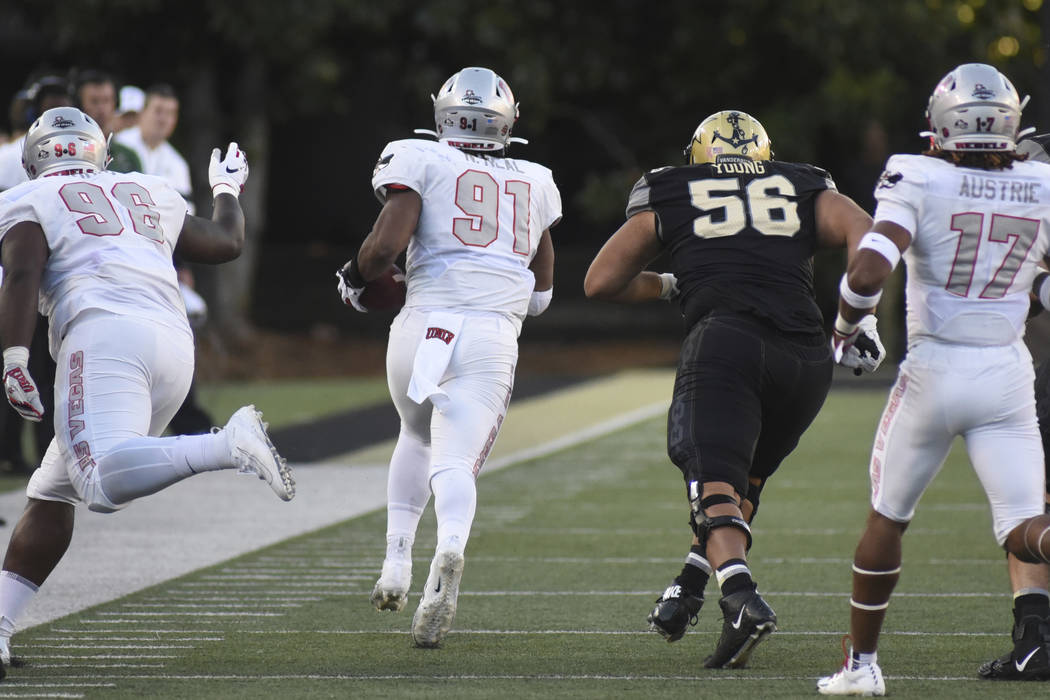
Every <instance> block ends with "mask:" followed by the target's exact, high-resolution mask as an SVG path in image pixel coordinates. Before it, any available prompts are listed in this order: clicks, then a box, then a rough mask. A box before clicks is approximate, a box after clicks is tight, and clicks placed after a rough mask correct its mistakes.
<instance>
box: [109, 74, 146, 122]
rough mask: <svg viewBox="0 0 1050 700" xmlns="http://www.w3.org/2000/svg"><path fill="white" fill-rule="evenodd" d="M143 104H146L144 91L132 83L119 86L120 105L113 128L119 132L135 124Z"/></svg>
mask: <svg viewBox="0 0 1050 700" xmlns="http://www.w3.org/2000/svg"><path fill="white" fill-rule="evenodd" d="M144 104H146V93H144V92H143V91H142V88H140V87H136V86H134V85H125V86H124V87H122V88H120V105H119V106H118V107H117V116H116V118H115V120H114V124H113V130H114V131H117V132H120V131H125V130H127V129H130V128H131V127H133V126H137V125H138V123H139V112H141V111H142V106H143V105H144Z"/></svg>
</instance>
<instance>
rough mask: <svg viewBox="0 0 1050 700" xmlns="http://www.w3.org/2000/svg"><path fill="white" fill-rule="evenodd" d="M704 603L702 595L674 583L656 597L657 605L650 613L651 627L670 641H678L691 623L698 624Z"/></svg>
mask: <svg viewBox="0 0 1050 700" xmlns="http://www.w3.org/2000/svg"><path fill="white" fill-rule="evenodd" d="M703 604H704V597H703V596H702V595H700V596H695V595H693V594H692V593H688V592H687V591H685V590H684V589H683V588H682V587H681V586H680V585H678V584H677V583H672V584H671V585H670V586H668V587H667V590H666V591H664V594H663V595H662V596H660V597H659V598H657V599H656V607H655V608H653V611H652V612H651V613H649V618H648V619H649V629H651V630H653V631H654V632H659V633H660V635H661V636H662V637H663V638H664V639H666V640H667V641H668V642H677V641H678V640H679V639H681V638H682V637H683V636H684V635H685V632H686V629H688V628H689V626H690V625H695V624H696V620H697V615H698V614H699V612H700V608H701V607H702V606H703Z"/></svg>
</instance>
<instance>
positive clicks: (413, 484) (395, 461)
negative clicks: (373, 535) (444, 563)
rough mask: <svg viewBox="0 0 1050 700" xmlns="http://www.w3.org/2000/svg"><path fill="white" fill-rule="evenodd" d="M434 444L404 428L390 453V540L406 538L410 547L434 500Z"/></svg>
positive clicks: (388, 495) (388, 541)
mask: <svg viewBox="0 0 1050 700" xmlns="http://www.w3.org/2000/svg"><path fill="white" fill-rule="evenodd" d="M429 473H430V445H427V444H425V443H424V442H423V441H422V440H420V439H419V438H417V437H415V436H414V435H410V434H409V433H407V432H406V431H404V430H402V431H401V434H400V435H398V437H397V445H395V446H394V454H393V455H391V457H390V471H389V472H388V473H387V481H386V500H387V506H386V541H387V553H388V554H389V553H390V543H391V542H397V541H398V540H404V542H405V543H406V544H407V546H408V548H409V549H411V548H412V543H413V542H414V541H415V539H416V528H417V527H419V519H420V518H421V517H422V516H423V510H424V509H425V508H426V507H427V501H429V500H430V484H428V483H427V474H429Z"/></svg>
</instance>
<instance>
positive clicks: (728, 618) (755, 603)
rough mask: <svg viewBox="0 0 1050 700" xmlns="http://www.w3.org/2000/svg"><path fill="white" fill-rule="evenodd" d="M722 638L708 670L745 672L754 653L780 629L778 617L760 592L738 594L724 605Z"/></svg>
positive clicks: (706, 665)
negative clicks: (758, 646) (740, 670)
mask: <svg viewBox="0 0 1050 700" xmlns="http://www.w3.org/2000/svg"><path fill="white" fill-rule="evenodd" d="M718 605H719V607H721V608H722V616H723V618H724V622H723V623H722V636H721V637H720V638H719V640H718V646H716V647H715V653H713V654H711V655H710V656H708V657H707V658H706V659H704V668H742V667H744V666H746V665H747V660H748V659H749V658H750V657H751V652H752V651H753V650H754V648H755V647H756V646H757V645H758V643H759V642H761V641H762V640H763V639H765V638H766V637H768V636H769V635H770V634H772V633H773V632H775V631H776V629H777V614H776V613H775V612H773V608H771V607H769V604H768V603H766V601H765V600H763V599H762V596H760V595H759V594H758V591H757V590H750V591H737V592H736V593H731V594H729V595H727V596H725V597H724V598H722V599H721V600H720V601H718Z"/></svg>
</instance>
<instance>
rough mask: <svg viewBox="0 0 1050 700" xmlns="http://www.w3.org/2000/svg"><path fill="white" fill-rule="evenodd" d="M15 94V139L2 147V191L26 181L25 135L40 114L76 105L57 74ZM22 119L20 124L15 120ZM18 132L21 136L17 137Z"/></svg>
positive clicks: (0, 150) (0, 182)
mask: <svg viewBox="0 0 1050 700" xmlns="http://www.w3.org/2000/svg"><path fill="white" fill-rule="evenodd" d="M24 93H25V94H24V95H23V94H22V93H21V92H19V93H16V94H15V97H14V99H13V100H12V102H11V119H12V122H11V133H12V137H13V138H12V139H11V141H9V142H8V143H6V144H4V145H3V146H0V191H2V190H7V189H11V188H12V187H14V186H15V185H18V184H21V183H23V182H25V181H26V180H27V179H28V178H27V177H26V173H25V171H24V170H23V169H22V138H21V137H22V134H24V133H25V132H26V130H27V129H28V128H29V125H30V124H32V123H33V122H34V121H35V120H36V118H37V117H39V116H40V115H41V114H43V113H44V112H45V111H47V110H49V109H51V108H52V107H65V106H68V105H71V104H73V97H72V95H71V94H70V92H69V83H68V82H67V81H66V79H65V78H62V77H60V76H57V75H46V76H43V77H41V78H38V79H37V80H35V81H34V82H32V83H30V85H29V87H27V88H26V89H25V91H24ZM16 119H20V121H19V122H18V123H17V124H16V123H15V120H16ZM16 134H17V136H16Z"/></svg>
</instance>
